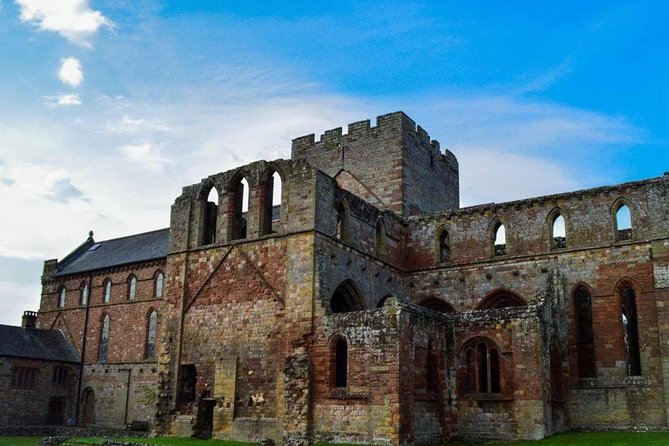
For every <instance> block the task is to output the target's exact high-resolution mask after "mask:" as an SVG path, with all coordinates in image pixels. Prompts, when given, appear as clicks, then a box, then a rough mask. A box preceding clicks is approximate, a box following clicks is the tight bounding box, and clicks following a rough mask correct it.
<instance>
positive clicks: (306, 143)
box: [292, 112, 460, 216]
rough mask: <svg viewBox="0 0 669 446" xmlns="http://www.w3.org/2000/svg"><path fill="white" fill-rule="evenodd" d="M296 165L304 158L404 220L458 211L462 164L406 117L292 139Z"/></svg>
mask: <svg viewBox="0 0 669 446" xmlns="http://www.w3.org/2000/svg"><path fill="white" fill-rule="evenodd" d="M292 158H293V160H298V159H304V160H306V161H308V162H309V163H310V164H311V165H313V166H314V167H316V168H318V169H320V170H322V171H323V172H325V173H326V174H328V175H329V176H331V177H333V178H335V179H336V180H337V183H338V184H339V185H340V186H341V187H342V188H344V189H346V190H348V191H350V192H352V193H354V194H355V195H358V196H359V197H362V198H364V199H365V200H366V201H367V202H369V203H370V204H372V205H374V206H376V207H377V208H379V209H382V210H385V209H388V210H392V211H394V212H397V213H398V214H401V215H403V216H410V215H418V214H423V213H432V212H440V211H446V210H450V209H457V208H458V207H459V204H460V199H459V195H460V194H459V168H458V161H457V159H456V157H455V155H453V153H451V152H450V151H448V150H446V151H445V153H442V152H441V149H440V147H439V143H438V142H437V141H434V140H430V136H429V135H428V133H427V132H426V131H425V130H423V129H422V128H421V127H420V126H417V125H416V123H415V122H414V121H413V120H412V119H411V118H409V117H408V116H407V115H405V114H404V113H403V112H395V113H390V114H387V115H383V116H379V117H377V118H376V126H375V127H372V126H371V125H370V121H369V120H365V121H359V122H354V123H352V124H349V125H348V133H346V134H343V133H342V128H341V127H339V128H336V129H332V130H327V131H326V132H325V133H324V134H323V135H321V137H320V139H319V140H318V141H316V140H315V135H314V134H311V135H306V136H302V137H300V138H296V139H294V140H293V146H292Z"/></svg>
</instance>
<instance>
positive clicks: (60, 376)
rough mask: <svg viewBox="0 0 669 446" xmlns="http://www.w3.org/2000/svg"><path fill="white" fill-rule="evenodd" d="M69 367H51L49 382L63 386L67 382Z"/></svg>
mask: <svg viewBox="0 0 669 446" xmlns="http://www.w3.org/2000/svg"><path fill="white" fill-rule="evenodd" d="M68 371H69V369H68V368H67V367H61V366H56V367H54V368H53V376H52V378H51V384H53V385H54V386H64V385H66V384H67V376H68Z"/></svg>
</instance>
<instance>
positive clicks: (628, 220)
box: [615, 204, 632, 240]
mask: <svg viewBox="0 0 669 446" xmlns="http://www.w3.org/2000/svg"><path fill="white" fill-rule="evenodd" d="M615 222H616V238H617V239H618V240H631V239H632V214H631V212H630V208H629V207H628V206H627V205H626V204H623V205H621V206H620V207H619V208H618V210H617V211H616V218H615Z"/></svg>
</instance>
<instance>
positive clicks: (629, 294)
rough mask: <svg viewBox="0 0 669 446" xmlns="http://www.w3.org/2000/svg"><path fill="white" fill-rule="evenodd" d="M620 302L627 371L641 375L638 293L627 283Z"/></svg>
mask: <svg viewBox="0 0 669 446" xmlns="http://www.w3.org/2000/svg"><path fill="white" fill-rule="evenodd" d="M620 304H621V319H622V325H623V341H624V344H625V357H626V359H627V373H628V374H629V375H630V376H639V375H641V354H640V349H639V327H638V325H637V307H636V295H635V293H634V289H633V288H632V287H631V286H629V285H627V286H624V287H623V288H622V291H621V301H620Z"/></svg>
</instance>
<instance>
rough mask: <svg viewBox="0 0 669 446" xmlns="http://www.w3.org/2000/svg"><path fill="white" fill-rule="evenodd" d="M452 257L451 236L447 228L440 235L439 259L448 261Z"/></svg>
mask: <svg viewBox="0 0 669 446" xmlns="http://www.w3.org/2000/svg"><path fill="white" fill-rule="evenodd" d="M450 259H451V238H450V236H449V234H448V231H447V230H445V229H444V230H443V231H441V234H440V235H439V261H440V262H441V263H444V262H448V261H449V260H450Z"/></svg>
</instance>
